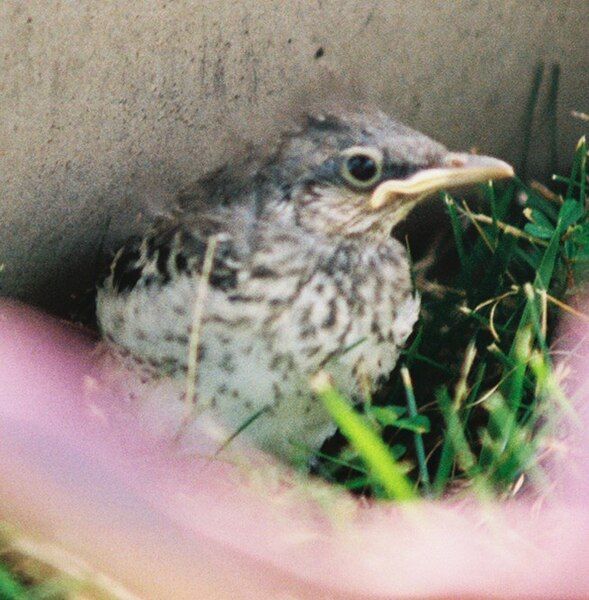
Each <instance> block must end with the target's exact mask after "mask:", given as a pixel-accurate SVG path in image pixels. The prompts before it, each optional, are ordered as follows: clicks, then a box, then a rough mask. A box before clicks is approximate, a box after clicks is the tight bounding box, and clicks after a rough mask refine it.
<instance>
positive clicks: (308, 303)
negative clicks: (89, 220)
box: [98, 112, 511, 459]
mask: <svg viewBox="0 0 589 600" xmlns="http://www.w3.org/2000/svg"><path fill="white" fill-rule="evenodd" d="M510 174H511V169H510V167H509V166H508V165H506V164H505V163H502V162H501V161H498V160H496V159H491V158H487V157H475V156H470V155H466V154H456V153H451V152H449V151H448V150H446V148H444V147H443V146H442V145H440V144H438V143H436V142H434V141H432V140H431V139H429V138H427V137H426V136H424V135H422V134H420V133H418V132H416V131H413V130H411V129H409V128H407V127H405V126H404V125H401V124H400V123H398V122H397V121H394V120H392V119H390V118H389V117H387V116H386V115H384V114H382V113H378V112H376V113H371V114H349V113H348V114H329V115H323V116H319V117H310V118H308V120H307V122H306V124H305V126H304V127H302V128H301V129H299V130H296V131H293V132H290V133H288V134H286V135H285V136H284V137H283V139H282V142H281V144H280V145H279V147H278V149H277V150H276V151H275V152H273V153H272V154H271V155H270V156H267V157H265V158H264V159H263V160H261V161H257V162H253V161H252V162H250V163H248V162H245V163H243V164H241V165H240V166H238V167H233V168H225V169H222V170H220V171H217V172H216V173H214V174H212V175H211V176H209V177H208V178H205V179H203V180H201V181H200V182H199V183H198V184H197V185H195V186H194V187H193V189H192V190H190V191H189V192H187V193H185V194H184V195H183V196H182V197H181V201H180V203H179V204H180V208H179V209H178V210H176V211H175V212H174V214H172V215H170V216H168V217H165V218H161V219H160V220H158V221H157V222H156V223H154V225H153V227H152V228H151V230H150V231H149V232H148V234H147V235H146V236H145V237H144V238H143V239H131V240H129V241H128V243H127V244H126V245H125V246H124V247H123V248H122V249H121V250H120V251H119V253H118V254H117V255H116V257H115V259H114V261H113V264H112V267H111V272H110V275H109V276H108V277H107V279H106V280H105V282H104V283H103V285H102V286H101V288H100V289H99V294H98V320H99V324H100V327H101V330H102V332H103V334H104V336H105V338H106V339H107V340H108V343H109V344H110V345H111V347H112V348H113V349H114V350H115V352H116V353H118V355H120V356H123V357H126V359H125V360H126V361H127V363H129V361H130V362H131V364H133V365H135V367H136V368H137V369H138V370H143V371H144V372H145V373H148V374H149V376H150V378H153V379H159V380H161V379H162V378H166V379H167V380H169V381H171V382H177V383H178V386H177V389H178V390H182V389H183V385H184V380H185V377H186V373H187V371H188V364H187V363H188V345H189V339H190V336H191V335H192V330H191V326H192V313H193V306H194V302H195V296H196V292H197V288H198V286H199V281H200V273H201V270H202V266H203V259H204V255H205V250H206V248H207V243H208V241H209V239H210V238H211V236H215V238H216V240H217V241H218V243H217V246H216V251H215V256H214V262H213V268H212V270H211V273H210V277H209V280H210V281H209V290H208V295H207V299H206V304H205V307H204V313H203V320H202V326H201V328H200V331H199V335H200V353H199V359H198V360H199V365H198V379H197V394H196V397H197V403H198V405H199V414H200V415H201V416H202V415H203V414H205V413H206V414H207V415H208V416H207V418H211V419H213V420H214V421H215V422H218V423H219V424H220V425H222V426H223V427H225V428H226V431H227V433H228V434H230V433H231V432H232V431H235V430H237V429H238V428H240V427H241V426H242V425H243V423H245V422H247V421H248V419H251V417H252V416H253V415H258V416H257V418H256V419H255V420H254V421H253V422H252V423H251V424H250V425H249V426H248V427H247V429H246V430H245V431H244V432H243V436H247V437H249V439H251V440H253V441H254V442H255V443H256V445H258V446H259V447H262V448H264V449H267V450H270V451H272V452H274V453H276V454H278V455H280V456H282V457H285V458H287V459H292V458H293V457H295V456H297V455H299V454H301V451H304V450H305V449H306V450H307V451H312V450H314V449H317V448H318V447H319V446H320V445H321V444H322V442H323V441H324V440H325V439H326V437H328V436H329V435H330V434H331V433H333V431H334V426H333V424H332V423H331V421H330V418H329V415H328V414H327V413H326V412H325V410H324V408H323V406H322V404H321V403H320V402H319V401H318V400H317V399H316V398H315V397H314V396H313V394H312V392H311V390H310V388H309V379H310V378H311V377H312V376H313V375H314V374H315V373H317V372H318V371H319V370H322V369H323V370H325V371H327V372H329V373H330V374H331V375H332V376H333V379H334V381H335V383H336V385H337V386H338V387H340V388H341V389H342V390H344V391H345V392H346V393H347V394H349V395H352V396H359V395H360V385H364V383H367V384H368V386H370V387H372V388H374V386H376V385H377V383H378V381H379V379H380V378H382V377H384V376H386V375H388V374H389V373H390V372H391V370H392V369H393V367H394V366H395V363H396V361H397V358H398V354H399V350H400V348H401V347H402V346H403V344H404V343H405V341H406V339H407V337H408V336H409V334H410V333H411V330H412V328H413V325H414V323H415V321H416V319H417V317H418V310H419V298H418V297H417V296H416V295H415V294H414V292H413V290H412V285H411V278H410V272H409V262H408V259H407V255H406V253H405V249H404V248H403V246H402V245H401V244H400V243H399V242H398V241H397V240H395V239H393V238H392V237H391V236H390V232H391V229H392V227H393V226H394V225H395V224H396V223H398V222H399V221H400V220H402V219H403V218H404V217H405V216H406V215H407V213H408V212H409V210H410V209H411V208H412V206H413V205H414V204H415V203H416V202H418V201H419V200H421V199H422V198H424V197H426V196H427V195H430V194H431V193H432V192H434V191H436V190H439V189H441V188H448V187H453V186H454V185H462V184H466V183H472V182H477V181H485V180H487V179H489V178H492V177H505V176H509V175H510ZM177 395H179V394H177ZM161 402H162V403H163V404H165V403H170V404H172V403H175V404H179V399H178V398H177V397H176V398H162V399H161Z"/></svg>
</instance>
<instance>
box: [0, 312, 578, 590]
mask: <svg viewBox="0 0 589 600" xmlns="http://www.w3.org/2000/svg"><path fill="white" fill-rule="evenodd" d="M581 333H582V332H576V333H575V332H573V333H572V334H571V343H572V342H573V338H574V337H575V336H576V335H577V334H579V335H580V334H581ZM94 345H95V341H94V340H93V339H92V338H91V337H90V336H88V335H87V334H86V333H84V332H82V331H80V330H76V329H74V328H72V327H71V326H69V325H66V324H63V323H60V322H57V321H55V320H53V319H50V318H49V317H46V316H44V315H42V314H40V313H38V312H36V311H33V310H31V309H27V308H24V307H20V306H16V305H14V304H8V303H6V304H3V305H2V306H1V307H0V520H2V521H6V522H8V523H10V524H12V525H15V526H16V527H17V528H18V529H19V530H21V531H24V532H26V533H27V534H29V535H32V536H34V537H36V538H38V539H40V540H45V541H49V542H51V543H53V544H56V545H58V546H59V547H61V548H64V549H66V550H67V551H68V552H70V553H72V554H74V555H76V556H78V557H81V558H82V559H84V560H86V561H87V562H88V563H90V564H92V565H93V566H95V567H96V568H97V569H98V570H100V571H101V572H103V573H105V574H107V575H109V576H110V577H112V578H113V579H115V580H117V581H119V582H121V583H122V584H123V585H124V586H126V588H127V589H128V590H130V591H131V592H133V593H135V594H137V595H138V596H140V597H145V598H162V597H166V598H195V597H198V598H225V597H227V598H275V597H280V594H283V595H284V597H289V596H288V594H290V595H291V596H292V597H296V598H324V597H325V598H356V597H357V598H364V597H365V598H424V597H431V598H458V597H464V598H467V597H472V598H481V597H489V598H492V597H493V598H494V597H518V598H523V597H551V598H571V597H579V598H582V597H589V568H588V567H589V502H588V500H589V448H588V446H589V444H588V440H587V436H586V435H583V432H584V431H587V425H589V414H588V411H587V410H584V411H583V412H582V415H581V418H582V419H583V421H584V426H583V427H579V428H575V429H574V432H576V434H575V433H573V436H574V438H573V439H571V443H570V447H571V448H572V449H573V451H571V453H570V455H569V456H568V457H567V459H566V461H563V462H562V463H560V464H559V465H558V468H555V469H554V472H553V477H554V480H555V482H556V483H557V484H558V485H557V489H558V490H559V491H558V492H556V493H555V494H554V496H553V498H552V499H551V500H549V501H546V502H545V503H544V504H543V505H542V506H540V507H538V506H531V505H530V503H528V502H527V501H517V502H516V501H514V502H511V503H507V504H502V505H498V506H485V507H476V506H470V507H458V506H454V505H451V504H448V503H425V502H424V503H421V504H420V505H419V506H416V507H413V508H412V509H411V510H401V509H399V508H395V507H391V506H385V505H380V504H377V505H373V506H363V505H358V504H357V503H355V502H354V501H352V500H350V499H349V498H347V497H346V496H345V494H343V493H341V494H338V493H335V492H334V491H326V489H325V486H323V485H322V484H319V483H317V484H316V485H313V486H309V485H308V486H301V485H299V484H295V483H293V482H292V477H291V474H290V473H289V472H288V470H286V469H284V468H282V467H279V466H278V465H274V466H273V467H272V473H273V475H272V476H269V480H268V482H267V483H263V482H262V483H258V482H256V480H255V477H253V476H251V475H250V476H248V475H247V474H244V473H243V472H242V471H241V470H239V469H237V470H236V469H232V468H229V467H228V466H227V465H224V464H223V463H216V462H203V461H198V460H196V459H194V458H190V457H179V456H177V455H175V454H174V453H173V452H171V451H169V450H167V449H162V448H155V447H154V446H153V444H150V443H149V441H148V440H147V439H145V438H144V437H143V436H142V434H141V433H140V432H139V431H137V430H135V429H134V425H133V422H132V421H130V420H128V419H125V418H124V417H121V415H120V414H119V411H118V410H117V399H116V398H110V399H108V398H107V399H106V402H101V403H99V404H94V403H93V402H91V401H90V400H88V395H87V394H84V393H83V390H84V389H87V387H88V385H91V384H92V380H91V379H89V374H91V373H92V364H93V359H94V357H93V348H94ZM268 470H270V467H268Z"/></svg>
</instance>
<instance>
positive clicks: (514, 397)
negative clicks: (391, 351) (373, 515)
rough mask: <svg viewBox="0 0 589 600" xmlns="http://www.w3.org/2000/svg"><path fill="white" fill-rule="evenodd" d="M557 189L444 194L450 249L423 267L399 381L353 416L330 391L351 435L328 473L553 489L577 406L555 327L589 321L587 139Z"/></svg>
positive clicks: (455, 486)
mask: <svg viewBox="0 0 589 600" xmlns="http://www.w3.org/2000/svg"><path fill="white" fill-rule="evenodd" d="M553 182H554V185H555V186H556V188H557V190H558V192H559V193H557V192H553V191H550V190H548V189H547V188H545V187H544V186H540V185H538V184H533V185H532V187H530V186H527V185H526V184H524V183H523V182H522V181H521V180H518V179H516V180H514V181H513V182H512V183H511V184H509V185H507V186H505V187H503V188H501V189H499V188H496V187H495V186H494V185H493V184H491V183H489V184H488V185H486V186H483V188H482V190H481V194H482V196H483V198H482V201H480V202H478V207H477V208H476V209H475V208H474V207H473V206H471V204H470V203H469V202H467V201H465V200H461V201H459V200H456V199H454V198H453V197H451V196H449V195H448V194H444V201H445V208H446V213H447V216H448V220H449V225H450V227H449V229H450V231H451V239H450V240H449V242H450V243H446V244H445V243H444V242H443V241H439V242H438V244H437V245H436V247H435V248H434V249H433V250H434V252H435V253H436V255H437V256H438V257H439V260H438V261H436V262H437V265H436V266H434V267H433V268H432V267H430V268H429V269H427V270H426V272H423V271H420V267H419V264H416V269H415V277H416V280H417V281H418V282H419V281H421V282H424V283H423V284H422V285H421V286H419V285H418V287H421V293H422V317H421V319H420V322H419V323H418V325H417V327H416V332H415V334H414V335H413V337H412V339H411V340H410V342H409V345H408V347H407V348H406V349H405V350H404V351H403V353H402V356H401V358H400V360H399V365H398V368H397V370H396V372H395V373H394V374H393V376H392V378H391V383H390V385H389V386H388V387H387V389H386V390H385V391H384V392H383V393H382V394H380V395H379V396H378V397H376V398H373V399H370V400H369V401H368V402H365V403H362V404H360V405H358V406H355V407H353V408H352V406H353V405H352V402H351V401H350V400H349V399H347V398H345V397H344V395H342V393H341V392H342V391H341V390H340V391H338V390H335V389H333V388H332V387H330V386H329V385H325V384H324V385H323V386H322V388H321V389H320V390H319V391H320V396H321V397H322V398H323V401H324V403H325V406H326V407H327V409H328V410H329V412H330V413H331V415H332V416H333V418H334V420H335V421H336V422H337V423H338V425H339V427H340V431H341V432H342V436H340V441H339V443H334V444H333V446H332V448H326V449H323V451H322V452H321V453H320V455H319V456H318V457H317V458H318V460H317V469H316V470H317V472H318V473H319V474H320V475H322V476H323V477H324V478H326V479H327V480H328V481H332V482H334V483H338V484H341V485H344V486H346V487H347V488H349V489H350V490H354V491H360V492H362V493H365V494H369V495H372V496H375V497H378V498H389V499H390V498H393V499H400V500H407V499H411V498H414V497H415V496H416V495H425V496H429V497H434V498H435V497H442V496H444V495H446V494H448V493H449V492H450V491H456V490H460V489H463V488H465V487H468V488H470V489H474V490H476V491H478V492H479V493H481V494H484V495H485V496H486V497H497V496H501V495H505V494H507V493H510V492H513V491H514V490H515V489H517V488H519V487H521V485H522V482H524V483H527V488H528V489H529V488H530V486H535V487H537V488H539V489H540V488H542V486H543V484H544V482H545V477H544V474H543V471H542V464H541V461H540V459H539V455H540V451H541V450H542V449H545V448H546V447H547V446H548V445H549V442H550V439H551V435H552V433H553V431H552V425H553V421H554V419H553V417H554V415H555V414H556V413H557V411H556V406H555V403H556V402H559V403H560V408H561V409H562V408H565V409H567V408H568V410H571V409H570V406H569V405H568V403H567V400H566V397H565V394H564V392H563V391H562V381H560V378H559V375H558V371H557V370H556V369H555V366H554V364H553V356H552V353H551V345H552V344H553V343H554V342H555V331H556V325H557V323H558V321H559V318H560V317H561V316H562V315H563V313H564V312H568V313H571V314H572V315H573V316H574V317H576V318H578V319H581V320H583V321H585V322H587V321H589V316H588V315H584V314H582V313H581V312H580V311H579V310H578V309H577V308H576V307H575V305H574V302H575V295H576V294H577V293H578V292H579V290H580V285H581V282H582V281H583V279H584V276H585V271H586V270H587V267H588V266H589V213H588V212H587V209H586V202H585V201H586V191H587V190H586V186H587V146H586V143H585V140H584V139H582V140H581V141H580V142H579V144H578V146H577V148H576V150H575V153H574V157H573V166H572V170H571V173H570V174H569V176H567V177H560V176H555V177H554V178H553ZM423 262H427V261H423ZM367 440H370V442H369V443H368V441H367Z"/></svg>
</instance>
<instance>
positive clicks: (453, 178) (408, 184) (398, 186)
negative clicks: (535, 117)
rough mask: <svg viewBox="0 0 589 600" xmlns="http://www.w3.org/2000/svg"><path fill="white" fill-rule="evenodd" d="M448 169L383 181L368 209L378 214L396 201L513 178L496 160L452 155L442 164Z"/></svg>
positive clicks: (499, 161)
mask: <svg viewBox="0 0 589 600" xmlns="http://www.w3.org/2000/svg"><path fill="white" fill-rule="evenodd" d="M444 162H445V164H447V165H448V166H441V167H435V168H431V169H424V170H423V171H419V172H418V173H415V174H414V175H412V176H411V177H409V178H407V179H389V180H387V181H383V182H382V183H381V184H380V185H379V186H378V187H377V188H376V189H375V190H374V192H373V193H372V196H371V198H370V208H372V209H373V210H378V209H379V208H382V207H383V206H386V205H387V204H390V203H391V202H393V201H394V200H397V199H399V198H401V199H404V198H406V199H407V200H415V199H418V198H425V197H426V196H429V195H431V194H432V193H434V192H437V191H439V190H443V189H446V188H455V187H461V186H465V185H471V184H474V183H483V182H485V181H488V180H490V179H505V178H509V177H513V175H514V171H513V167H512V166H511V165H510V164H508V163H506V162H504V161H502V160H499V159H497V158H492V157H490V156H477V155H473V154H458V153H452V154H450V155H448V157H447V158H446V160H445V161H444Z"/></svg>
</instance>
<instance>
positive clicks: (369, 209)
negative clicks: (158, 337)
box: [264, 112, 513, 238]
mask: <svg viewBox="0 0 589 600" xmlns="http://www.w3.org/2000/svg"><path fill="white" fill-rule="evenodd" d="M264 173H265V177H266V178H267V180H271V181H272V182H273V183H274V185H278V187H279V194H278V196H279V199H278V200H276V201H275V202H274V203H272V204H273V208H272V210H277V211H278V212H279V213H283V214H284V215H285V216H286V214H288V215H290V217H291V218H294V219H295V220H296V223H297V225H298V226H300V227H303V228H304V229H306V230H309V231H312V232H315V233H320V234H325V235H330V236H337V237H347V238H354V237H355V238H358V237H360V238H361V237H369V238H374V237H382V236H387V235H389V234H390V231H391V229H392V227H394V225H396V224H397V223H399V222H400V221H402V220H403V219H404V218H405V217H406V216H407V214H408V213H409V211H410V210H411V209H412V208H413V207H414V206H415V204H417V202H419V201H420V200H422V199H424V198H426V197H428V196H431V195H432V194H433V193H435V192H437V191H439V190H446V189H452V188H455V187H460V186H465V185H469V184H474V183H478V182H485V181H488V180H489V179H500V178H505V177H511V176H513V169H512V168H511V166H510V165H508V164H507V163H505V162H503V161H501V160H498V159H496V158H491V157H487V156H477V155H472V154H466V153H457V152H450V151H449V150H447V149H446V148H445V147H444V146H442V145H441V144H439V143H437V142H434V141H433V140H431V139H430V138H428V137H427V136H425V135H423V134H421V133H419V132H417V131H414V130H413V129H410V128H409V127H406V126H404V125H402V124H401V123H399V122H398V121H395V120H393V119H391V118H390V117H388V116H387V115H385V114H384V113H382V112H372V113H370V114H359V113H357V114H353V113H338V114H335V113H334V114H325V115H321V116H314V117H308V118H307V119H306V124H305V125H304V126H303V127H302V128H301V129H299V130H298V131H296V132H294V133H291V134H289V135H288V136H286V137H285V138H284V139H283V141H282V143H281V145H280V147H279V149H278V151H277V152H276V154H275V155H274V156H273V157H272V159H271V160H270V162H269V163H268V164H267V165H266V168H265V169H264ZM274 198H277V196H276V195H275V196H274Z"/></svg>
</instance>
